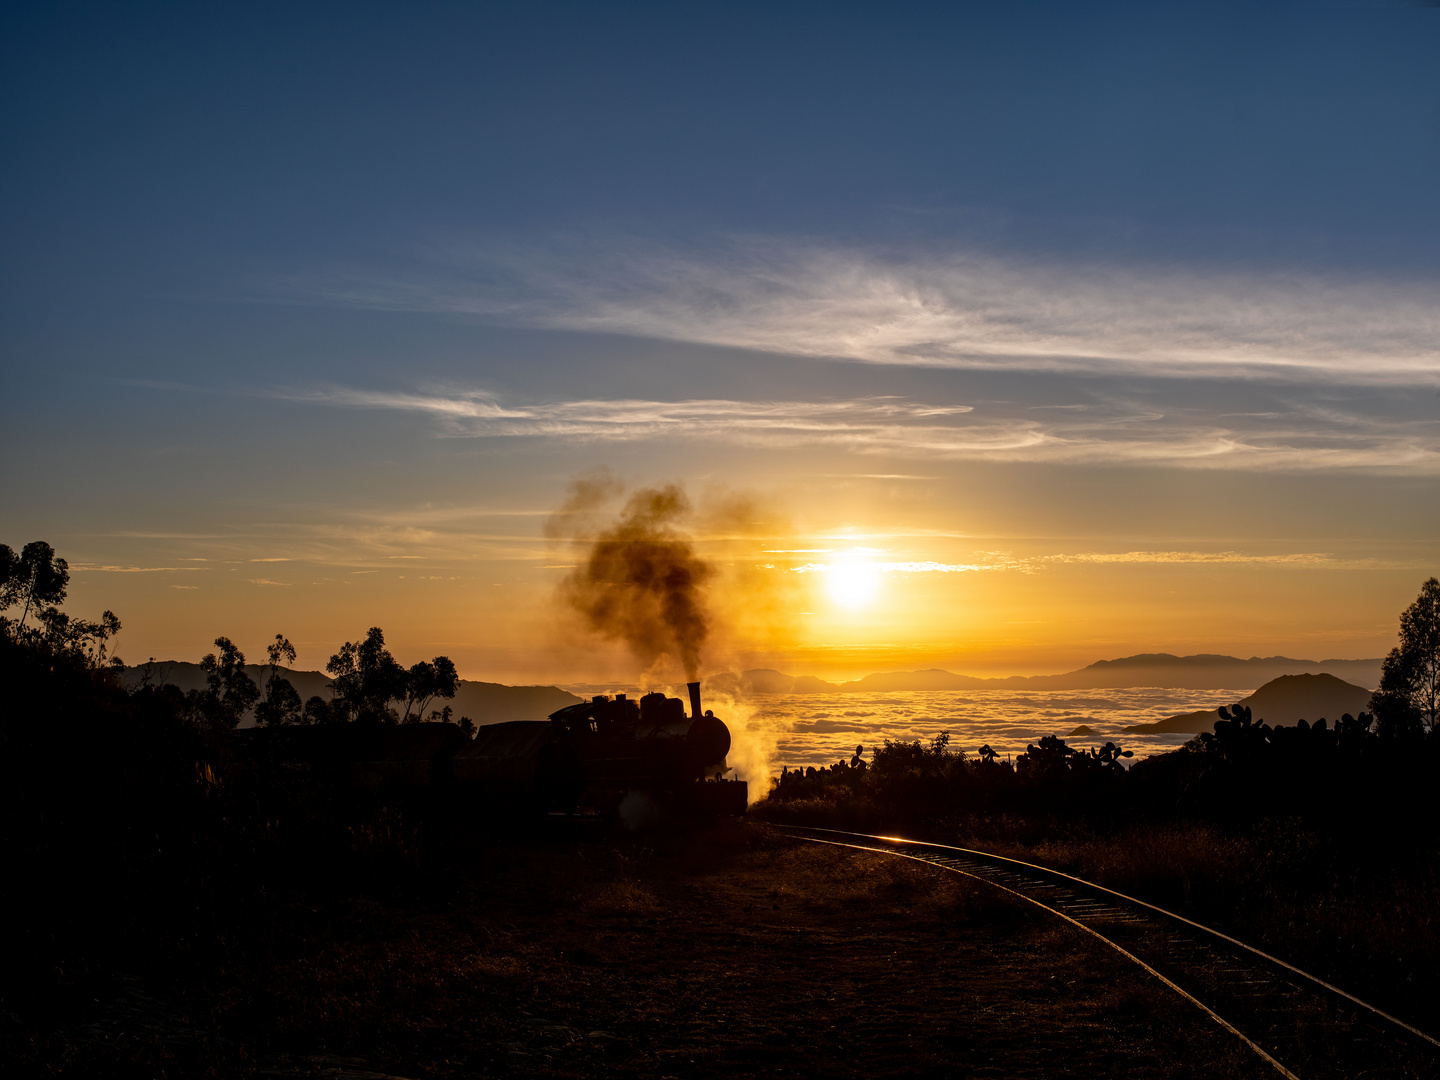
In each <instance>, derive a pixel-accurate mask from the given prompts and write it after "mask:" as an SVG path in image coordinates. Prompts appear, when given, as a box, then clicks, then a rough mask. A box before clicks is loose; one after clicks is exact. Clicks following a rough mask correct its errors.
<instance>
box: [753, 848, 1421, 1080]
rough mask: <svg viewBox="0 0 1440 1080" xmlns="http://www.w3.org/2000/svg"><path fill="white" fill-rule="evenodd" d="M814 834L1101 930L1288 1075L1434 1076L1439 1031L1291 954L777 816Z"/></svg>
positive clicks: (1035, 880) (1082, 885)
mask: <svg viewBox="0 0 1440 1080" xmlns="http://www.w3.org/2000/svg"><path fill="white" fill-rule="evenodd" d="M775 828H778V829H781V830H783V831H784V832H786V833H787V834H789V835H792V836H795V837H797V838H799V839H802V840H808V841H810V842H812V843H818V844H829V845H832V846H835V847H844V848H853V849H856V850H859V851H872V852H877V853H879V854H882V855H891V856H899V857H901V858H906V859H913V860H915V861H917V862H924V863H930V864H932V865H934V866H938V867H941V868H943V869H945V870H948V871H951V872H953V873H957V874H963V875H965V876H967V877H971V878H975V879H977V880H979V881H983V882H986V883H987V884H989V885H992V886H994V887H995V888H997V889H1002V890H1004V891H1005V892H1007V893H1010V894H1012V895H1014V896H1017V897H1019V898H1020V899H1022V900H1025V901H1028V902H1029V903H1031V904H1034V905H1035V906H1037V907H1040V908H1043V909H1044V910H1045V911H1048V912H1050V913H1051V914H1052V915H1056V916H1058V917H1059V918H1061V919H1064V920H1065V921H1066V922H1068V923H1071V924H1072V925H1074V926H1075V927H1077V928H1079V929H1080V930H1082V931H1084V932H1085V933H1087V934H1090V935H1092V936H1093V937H1095V938H1098V939H1099V940H1100V941H1102V942H1104V943H1105V944H1106V945H1107V946H1109V947H1110V948H1112V949H1114V950H1115V951H1117V952H1119V953H1120V954H1121V955H1122V956H1124V957H1126V959H1128V960H1130V961H1132V962H1134V963H1135V964H1138V965H1139V966H1140V967H1141V968H1143V969H1144V970H1145V971H1146V972H1147V973H1148V974H1149V975H1150V976H1152V977H1154V978H1155V979H1157V980H1158V981H1159V982H1161V983H1163V984H1164V985H1165V986H1167V987H1168V988H1169V989H1170V990H1172V991H1173V992H1175V993H1176V994H1178V995H1180V996H1181V997H1183V998H1185V999H1186V1000H1187V1001H1189V1002H1190V1003H1191V1004H1192V1005H1194V1006H1195V1007H1196V1008H1198V1009H1200V1010H1201V1011H1202V1012H1204V1013H1205V1014H1206V1015H1208V1016H1209V1017H1210V1018H1211V1019H1212V1020H1214V1021H1215V1022H1216V1023H1217V1024H1218V1025H1219V1026H1220V1027H1222V1028H1223V1029H1225V1030H1226V1031H1227V1032H1229V1033H1230V1035H1231V1036H1232V1037H1234V1038H1237V1039H1239V1040H1240V1041H1241V1042H1243V1043H1245V1044H1246V1045H1247V1046H1248V1047H1249V1048H1250V1049H1251V1050H1252V1051H1254V1053H1256V1054H1257V1055H1258V1056H1259V1057H1260V1058H1262V1059H1263V1060H1264V1061H1265V1062H1267V1063H1268V1064H1269V1065H1270V1066H1271V1067H1272V1068H1273V1069H1274V1070H1275V1071H1276V1072H1278V1073H1279V1074H1280V1075H1281V1076H1285V1077H1289V1078H1291V1080H1330V1078H1332V1077H1333V1078H1335V1080H1360V1078H1372V1077H1373V1078H1375V1080H1379V1078H1382V1077H1383V1078H1387V1080H1389V1078H1402V1077H1403V1078H1414V1080H1432V1078H1436V1080H1440V1040H1436V1039H1435V1038H1433V1037H1431V1036H1430V1035H1427V1034H1426V1033H1425V1032H1423V1031H1421V1030H1419V1029H1418V1028H1416V1027H1414V1026H1413V1025H1411V1024H1408V1023H1406V1022H1405V1021H1403V1020H1400V1019H1399V1018H1397V1017H1394V1016H1391V1015H1390V1014H1389V1013H1386V1012H1384V1011H1383V1010H1381V1009H1378V1008H1376V1007H1375V1006H1373V1005H1371V1004H1369V1003H1368V1002H1365V1001H1362V1000H1360V999H1359V998H1357V997H1355V996H1354V995H1352V994H1349V993H1347V992H1346V991H1344V990H1342V989H1340V988H1339V987H1337V986H1333V985H1331V984H1330V983H1328V982H1326V981H1325V980H1323V979H1320V978H1318V977H1317V976H1314V975H1311V974H1310V973H1309V972H1306V971H1302V970H1301V969H1300V968H1298V967H1295V966H1294V965H1293V964H1289V963H1286V962H1285V961H1284V960H1281V959H1279V958H1277V957H1274V956H1270V955H1269V954H1268V953H1264V952H1261V951H1260V950H1259V949H1256V948H1254V947H1252V946H1250V945H1247V944H1245V943H1244V942H1242V941H1238V940H1237V939H1235V938H1232V937H1229V936H1228V935H1226V934H1222V933H1221V932H1220V931H1218V930H1212V929H1211V928H1210V927H1208V926H1203V925H1201V924H1200V923H1197V922H1194V921H1193V920H1190V919H1187V918H1185V917H1184V916H1181V915H1177V914H1175V913H1174V912H1171V911H1166V910H1165V909H1164V908H1160V907H1156V906H1155V905H1154V904H1147V903H1146V902H1145V901H1143V900H1137V899H1136V898H1134V897H1132V896H1126V895H1125V894H1124V893H1119V892H1116V891H1114V890H1113V889H1107V888H1105V887H1104V886H1102V885H1096V884H1094V883H1093V882H1089V881H1085V880H1083V879H1081V878H1077V877H1072V876H1070V875H1068V874H1062V873H1060V872H1059V871H1056V870H1050V869H1047V868H1046V867H1043V866H1036V865H1034V864H1032V863H1027V862H1021V861H1019V860H1018V859H1009V858H1005V857H1004V856H1001V855H992V854H990V853H989V852H985V851H975V850H972V849H969V848H960V847H951V846H948V845H945V844H930V843H923V842H921V841H916V840H906V839H904V838H901V837H895V836H870V835H867V834H864V833H852V832H844V831H841V830H838V829H819V828H809V827H801V826H794V825H778V826H775Z"/></svg>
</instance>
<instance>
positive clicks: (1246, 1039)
mask: <svg viewBox="0 0 1440 1080" xmlns="http://www.w3.org/2000/svg"><path fill="white" fill-rule="evenodd" d="M800 839H802V840H808V841H810V843H812V844H826V845H828V846H830V847H842V848H853V849H854V850H856V851H873V852H875V853H876V854H879V855H894V856H896V857H897V858H901V859H909V860H911V861H912V862H918V863H924V864H925V865H926V866H939V867H940V868H941V869H942V870H949V871H950V872H951V873H955V874H963V875H965V876H966V877H971V878H974V879H975V880H976V881H983V882H984V883H985V884H987V885H993V886H994V887H995V888H997V889H1001V890H1003V891H1004V892H1007V893H1009V894H1010V895H1011V896H1015V897H1019V898H1020V899H1021V900H1024V901H1026V902H1028V903H1031V904H1034V905H1035V906H1036V907H1038V908H1040V909H1041V910H1043V911H1048V912H1050V914H1051V915H1058V916H1059V917H1060V918H1062V919H1064V920H1065V921H1066V922H1068V923H1069V924H1070V925H1071V926H1074V927H1076V928H1078V929H1080V930H1084V931H1085V933H1087V934H1090V935H1091V936H1092V937H1095V938H1097V939H1099V940H1100V941H1101V942H1103V943H1104V944H1106V945H1108V946H1110V948H1112V949H1114V950H1115V951H1116V952H1118V953H1119V954H1120V955H1121V956H1123V957H1125V959H1126V960H1129V961H1131V962H1133V963H1135V964H1136V965H1138V966H1139V967H1141V968H1143V969H1144V970H1145V971H1146V972H1148V973H1149V974H1150V975H1153V976H1154V977H1155V978H1157V979H1159V980H1160V981H1161V982H1162V983H1164V984H1165V985H1166V986H1168V987H1169V988H1170V989H1171V990H1174V991H1175V993H1177V994H1179V995H1180V996H1181V997H1182V998H1184V999H1185V1000H1186V1001H1188V1002H1190V1004H1192V1005H1194V1006H1195V1007H1196V1008H1198V1009H1200V1010H1201V1011H1202V1012H1203V1013H1205V1015H1207V1016H1208V1017H1210V1019H1211V1020H1214V1021H1215V1022H1216V1023H1217V1024H1219V1025H1220V1026H1221V1027H1223V1028H1224V1029H1225V1030H1226V1031H1228V1032H1230V1034H1232V1035H1234V1036H1235V1037H1236V1038H1237V1039H1239V1040H1240V1041H1241V1042H1243V1043H1244V1044H1245V1045H1246V1046H1248V1047H1249V1048H1250V1049H1251V1050H1253V1051H1255V1053H1257V1054H1259V1055H1260V1057H1261V1058H1263V1059H1264V1060H1265V1061H1266V1062H1268V1063H1269V1064H1270V1065H1272V1066H1274V1068H1275V1071H1276V1072H1278V1073H1279V1074H1280V1075H1281V1076H1283V1077H1285V1078H1286V1080H1300V1077H1298V1076H1296V1075H1295V1074H1294V1073H1293V1072H1291V1071H1290V1070H1289V1069H1287V1068H1286V1067H1285V1066H1284V1065H1282V1064H1280V1062H1278V1061H1276V1060H1275V1059H1274V1058H1273V1057H1271V1056H1270V1054H1269V1053H1268V1052H1267V1051H1266V1050H1265V1048H1264V1047H1263V1046H1261V1045H1260V1044H1259V1043H1257V1042H1256V1041H1255V1040H1254V1039H1252V1038H1250V1036H1248V1035H1246V1034H1245V1033H1244V1032H1243V1031H1241V1030H1240V1029H1239V1028H1237V1027H1236V1026H1235V1025H1234V1024H1232V1023H1230V1021H1229V1020H1226V1019H1225V1018H1224V1017H1223V1016H1221V1015H1220V1014H1219V1013H1217V1012H1216V1011H1215V1010H1214V1009H1212V1008H1210V1006H1209V1005H1206V1004H1205V1003H1204V1002H1203V1001H1201V1000H1200V999H1199V998H1197V997H1196V996H1195V995H1194V994H1192V993H1190V992H1189V991H1187V990H1185V989H1184V988H1183V987H1181V986H1179V985H1177V984H1176V983H1174V982H1172V981H1171V980H1170V979H1167V978H1166V977H1165V976H1164V975H1162V974H1160V972H1158V971H1156V970H1155V969H1154V968H1153V967H1151V966H1150V965H1149V964H1147V963H1146V962H1145V961H1144V960H1141V959H1140V958H1139V957H1138V956H1136V955H1135V954H1134V953H1132V952H1130V951H1128V950H1127V949H1125V948H1124V947H1123V946H1122V945H1120V944H1118V943H1116V942H1114V941H1111V940H1110V939H1109V938H1107V937H1106V936H1105V935H1104V934H1102V933H1100V931H1098V930H1096V929H1095V928H1094V927H1092V926H1086V925H1085V924H1084V923H1082V922H1081V921H1080V920H1079V919H1075V918H1072V917H1071V916H1069V915H1067V914H1065V912H1063V911H1060V910H1059V909H1058V908H1053V907H1051V906H1050V905H1049V904H1046V903H1042V902H1041V901H1039V900H1036V899H1035V898H1034V897H1033V896H1026V895H1025V894H1024V893H1023V892H1020V891H1019V890H1018V889H1012V888H1010V887H1009V886H1008V885H1001V884H1000V883H999V882H998V881H991V880H990V879H989V878H983V877H981V876H980V875H978V874H972V873H970V872H969V871H968V870H961V869H960V868H958V867H954V866H944V865H943V864H941V863H936V862H932V861H930V860H929V859H922V858H920V856H918V855H907V854H906V853H905V852H903V851H892V850H889V849H887V848H878V847H872V846H870V845H868V844H847V843H845V842H844V841H843V840H823V839H821V838H819V837H815V836H802V837H801V838H800Z"/></svg>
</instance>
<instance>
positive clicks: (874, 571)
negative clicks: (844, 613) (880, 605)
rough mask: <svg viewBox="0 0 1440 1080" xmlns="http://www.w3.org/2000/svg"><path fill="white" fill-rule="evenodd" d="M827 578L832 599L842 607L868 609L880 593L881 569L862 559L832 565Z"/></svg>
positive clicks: (846, 560)
mask: <svg viewBox="0 0 1440 1080" xmlns="http://www.w3.org/2000/svg"><path fill="white" fill-rule="evenodd" d="M825 577H826V586H827V587H828V588H829V590H830V598H831V599H832V600H834V601H835V602H836V603H837V604H840V605H841V606H842V607H848V608H863V607H868V606H869V605H870V603H871V602H872V601H874V599H875V595H876V593H878V592H879V591H880V568H879V567H878V566H876V565H875V564H874V563H871V562H865V561H863V560H860V559H845V560H843V561H841V562H835V563H831V564H830V566H829V568H828V569H827V570H826V574H825Z"/></svg>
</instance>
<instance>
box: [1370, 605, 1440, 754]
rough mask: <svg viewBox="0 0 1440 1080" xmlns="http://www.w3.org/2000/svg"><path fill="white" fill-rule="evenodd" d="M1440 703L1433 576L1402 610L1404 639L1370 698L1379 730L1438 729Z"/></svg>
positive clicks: (1439, 609)
mask: <svg viewBox="0 0 1440 1080" xmlns="http://www.w3.org/2000/svg"><path fill="white" fill-rule="evenodd" d="M1437 708H1440V581H1437V580H1436V579H1435V578H1433V577H1432V578H1430V579H1428V580H1427V581H1426V582H1425V584H1423V585H1422V586H1420V595H1419V596H1418V597H1416V598H1415V602H1414V603H1413V604H1411V605H1410V606H1409V607H1408V608H1406V609H1405V610H1404V611H1403V612H1402V613H1401V615H1400V641H1399V643H1398V644H1396V646H1395V648H1393V649H1391V650H1390V655H1389V656H1387V657H1385V662H1384V665H1383V666H1382V667H1381V669H1380V686H1379V687H1378V688H1377V689H1376V691H1375V694H1374V696H1372V697H1371V698H1370V711H1371V712H1372V713H1374V714H1375V727H1376V730H1377V733H1378V734H1380V735H1385V736H1392V737H1393V736H1405V735H1410V736H1414V735H1418V734H1420V733H1421V732H1422V731H1432V732H1433V731H1435V730H1436V722H1437V719H1440V717H1437V714H1436V711H1437Z"/></svg>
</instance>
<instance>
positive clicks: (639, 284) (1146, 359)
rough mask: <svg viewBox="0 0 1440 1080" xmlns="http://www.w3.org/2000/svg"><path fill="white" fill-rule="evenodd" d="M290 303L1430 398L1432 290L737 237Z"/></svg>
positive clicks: (542, 254)
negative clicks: (1386, 389) (1298, 382)
mask: <svg viewBox="0 0 1440 1080" xmlns="http://www.w3.org/2000/svg"><path fill="white" fill-rule="evenodd" d="M281 288H282V291H283V293H284V294H285V295H286V296H287V297H288V298H290V299H301V300H303V301H310V302H323V303H333V304H342V305H347V306H356V307H365V308H382V309H391V310H411V311H436V312H459V313H467V314H472V315H477V316H481V317H484V318H487V319H491V320H496V321H502V322H508V323H512V324H518V325H528V326H536V327H546V328H558V329H569V330H583V331H592V332H605V333H617V334H628V335H637V336H641V337H649V338H660V339H668V340H676V341H686V342H697V343H707V344H715V345H724V346H736V347H743V348H749V349H759V350H765V351H770V352H777V353H786V354H791V355H798V356H808V357H824V358H834V359H841V360H850V361H860V362H867V363H876V364H905V365H917V366H932V367H935V366H938V367H948V368H969V369H1001V370H1012V371H1013V370H1054V371H1070V372H1096V373H1129V374H1136V373H1140V374H1146V375H1152V376H1185V377H1194V376H1201V377H1211V376H1225V377H1230V376H1237V375H1238V376H1248V377H1255V376H1261V377H1267V378H1277V379H1282V380H1283V379H1316V378H1320V379H1325V380H1329V381H1335V382H1340V383H1352V384H1387V383H1397V382H1399V383H1414V382H1421V383H1426V384H1433V383H1435V382H1436V381H1437V379H1440V283H1437V282H1434V281H1428V280H1422V281H1410V282H1403V281H1380V280H1358V279H1357V280H1341V279H1338V278H1325V277H1318V276H1306V275H1303V274H1278V273H1277V274H1260V273H1255V272H1246V273H1239V272H1235V273H1220V272H1212V273H1200V272H1195V271H1184V270H1179V269H1168V268H1155V267H1142V268H1134V267H1122V266H1113V265H1073V264H1043V263H1038V262H1025V261H1022V260H1019V259H1014V258H1008V259H1007V258H1000V257H995V256H987V255H975V254H961V255H951V256H946V257H922V258H903V259H902V258H890V257H885V256H882V255H877V254H873V253H867V252H861V251H847V250H842V249H837V248H833V247H821V246H816V245H811V244H796V243H782V242H778V241H773V240H746V241H732V242H730V243H727V244H724V245H720V246H715V247H711V248H709V249H707V250H690V251H675V250H665V249H660V248H657V247H654V246H648V245H644V244H639V243H636V242H634V241H631V240H625V239H613V238H612V239H611V240H609V241H607V242H605V243H603V244H602V243H598V242H596V243H589V244H584V245H569V246H566V247H563V248H551V249H535V248H528V249H523V250H520V249H509V250H505V249H499V248H491V249H487V250H485V251H483V252H480V253H475V252H456V251H448V252H443V253H435V254H434V255H433V257H430V258H427V259H425V260H423V261H422V262H421V263H420V264H419V265H417V266H416V267H415V268H413V269H412V270H410V271H409V272H406V273H392V274H378V273H374V272H371V271H367V270H364V269H356V268H349V269H340V270H334V271H331V272H327V273H322V274H312V275H308V276H304V277H295V278H291V279H288V280H286V281H285V282H283V283H282V285H281Z"/></svg>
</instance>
